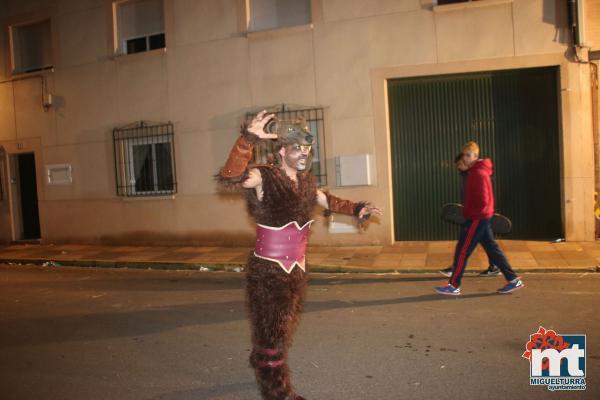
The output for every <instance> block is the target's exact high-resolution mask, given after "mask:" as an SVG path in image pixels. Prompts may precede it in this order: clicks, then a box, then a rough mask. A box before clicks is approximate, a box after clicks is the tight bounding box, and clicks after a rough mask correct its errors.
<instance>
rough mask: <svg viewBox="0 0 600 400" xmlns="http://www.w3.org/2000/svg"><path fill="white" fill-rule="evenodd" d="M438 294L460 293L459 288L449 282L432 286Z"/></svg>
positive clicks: (452, 294)
mask: <svg viewBox="0 0 600 400" xmlns="http://www.w3.org/2000/svg"><path fill="white" fill-rule="evenodd" d="M433 290H435V291H436V292H438V293H439V294H445V295H446V296H458V295H460V288H455V287H454V286H452V285H451V284H447V285H446V286H436V287H434V288H433Z"/></svg>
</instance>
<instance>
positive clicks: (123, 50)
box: [115, 0, 165, 54]
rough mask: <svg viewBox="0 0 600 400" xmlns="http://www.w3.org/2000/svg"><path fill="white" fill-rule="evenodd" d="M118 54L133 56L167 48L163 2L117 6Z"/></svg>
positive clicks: (147, 0) (144, 0)
mask: <svg viewBox="0 0 600 400" xmlns="http://www.w3.org/2000/svg"><path fill="white" fill-rule="evenodd" d="M115 17H116V26H117V43H116V45H115V47H117V52H118V53H119V54H133V53H140V52H144V51H149V50H155V49H162V48H164V47H165V18H164V5H163V0H131V1H126V2H121V3H116V4H115Z"/></svg>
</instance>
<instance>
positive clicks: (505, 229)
mask: <svg viewBox="0 0 600 400" xmlns="http://www.w3.org/2000/svg"><path fill="white" fill-rule="evenodd" d="M463 208H464V207H463V205H462V204H458V203H448V204H445V205H444V206H443V207H442V219H443V220H444V221H446V222H450V223H451V224H457V225H463V224H464V223H465V217H464V216H463ZM511 229H512V222H511V220H510V219H508V218H507V217H505V216H504V215H502V214H494V215H493V216H492V231H493V232H494V233H497V234H501V235H502V234H506V233H510V231H511Z"/></svg>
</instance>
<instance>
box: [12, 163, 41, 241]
mask: <svg viewBox="0 0 600 400" xmlns="http://www.w3.org/2000/svg"><path fill="white" fill-rule="evenodd" d="M10 164H11V165H10V170H11V177H10V183H11V186H12V189H13V190H12V196H11V197H12V199H11V200H12V204H13V208H12V211H13V213H12V214H13V224H14V228H15V229H14V239H15V240H37V239H40V238H41V234H40V215H39V208H38V196H37V179H36V169H35V155H34V154H33V153H22V154H12V155H11V156H10Z"/></svg>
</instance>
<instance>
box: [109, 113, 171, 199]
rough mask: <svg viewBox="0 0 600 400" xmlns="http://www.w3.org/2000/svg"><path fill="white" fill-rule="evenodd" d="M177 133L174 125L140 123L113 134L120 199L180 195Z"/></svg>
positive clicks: (115, 130)
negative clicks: (175, 140) (176, 149)
mask: <svg viewBox="0 0 600 400" xmlns="http://www.w3.org/2000/svg"><path fill="white" fill-rule="evenodd" d="M173 138H174V132H173V124H172V123H171V122H168V123H165V124H152V123H148V122H146V121H140V122H136V123H134V124H131V125H127V126H125V127H121V128H115V129H114V130H113V143H114V151H115V174H116V183H117V195H118V196H129V197H134V196H164V195H171V194H174V193H177V179H176V176H177V175H176V169H175V152H174V140H173Z"/></svg>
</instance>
